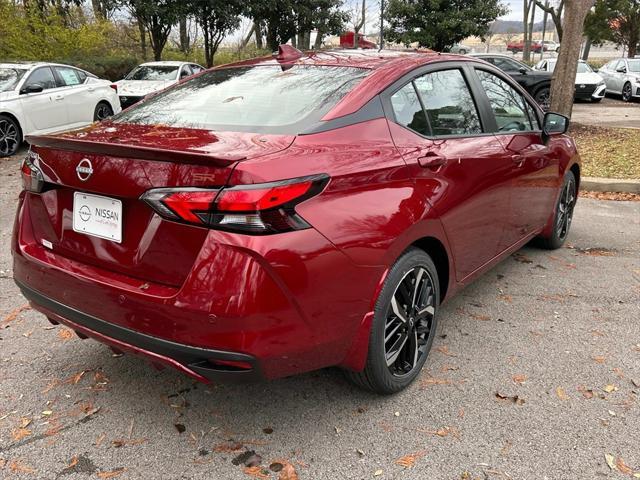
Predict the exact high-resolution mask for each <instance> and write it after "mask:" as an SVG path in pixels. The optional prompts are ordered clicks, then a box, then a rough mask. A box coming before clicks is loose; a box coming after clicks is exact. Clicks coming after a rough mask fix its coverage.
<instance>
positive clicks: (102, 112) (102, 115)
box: [93, 102, 113, 122]
mask: <svg viewBox="0 0 640 480" xmlns="http://www.w3.org/2000/svg"><path fill="white" fill-rule="evenodd" d="M112 115H113V108H111V105H109V104H108V103H107V102H100V103H98V105H96V108H95V110H94V111H93V121H94V122H101V121H103V120H106V119H107V118H109V117H111V116H112Z"/></svg>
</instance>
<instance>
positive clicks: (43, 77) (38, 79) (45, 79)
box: [25, 67, 57, 90]
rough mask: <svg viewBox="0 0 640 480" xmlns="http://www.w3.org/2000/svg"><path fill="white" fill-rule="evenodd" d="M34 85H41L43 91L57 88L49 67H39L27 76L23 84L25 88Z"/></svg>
mask: <svg viewBox="0 0 640 480" xmlns="http://www.w3.org/2000/svg"><path fill="white" fill-rule="evenodd" d="M35 84H39V85H42V88H44V89H45V90H46V89H48V88H56V87H57V85H56V79H55V78H54V77H53V72H52V71H51V69H50V68H49V67H40V68H38V69H36V70H34V71H33V72H32V73H31V75H29V78H28V79H27V81H26V82H25V86H28V85H35Z"/></svg>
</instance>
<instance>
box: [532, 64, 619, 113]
mask: <svg viewBox="0 0 640 480" xmlns="http://www.w3.org/2000/svg"><path fill="white" fill-rule="evenodd" d="M556 62H557V60H556V59H555V58H549V59H546V60H541V61H539V62H538V64H537V65H536V66H535V67H534V69H535V70H540V71H543V72H553V70H554V69H555V68H556ZM606 91H607V86H606V85H605V83H604V78H602V76H600V75H599V74H598V73H596V72H594V71H593V69H592V68H591V67H590V66H589V64H588V63H587V62H585V61H584V60H580V61H579V62H578V71H577V72H576V90H575V93H574V98H575V99H576V100H591V101H592V102H594V103H597V102H599V101H601V100H602V99H603V98H604V95H605V93H606Z"/></svg>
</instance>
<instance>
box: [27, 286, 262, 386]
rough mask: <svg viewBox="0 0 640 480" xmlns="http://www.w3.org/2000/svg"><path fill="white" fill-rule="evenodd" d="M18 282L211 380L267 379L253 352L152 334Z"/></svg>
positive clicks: (93, 325) (73, 317) (40, 298)
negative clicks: (226, 365)
mask: <svg viewBox="0 0 640 480" xmlns="http://www.w3.org/2000/svg"><path fill="white" fill-rule="evenodd" d="M15 282H16V285H17V286H18V288H20V290H21V291H22V294H23V295H24V296H25V297H26V298H27V300H29V301H30V302H33V303H35V304H36V305H41V306H42V307H44V308H46V309H47V310H51V311H52V312H54V313H56V314H57V315H60V317H62V318H63V319H68V320H69V321H70V322H73V323H75V324H77V325H80V326H82V327H85V328H87V329H88V330H91V331H93V332H96V333H99V334H101V335H104V336H106V337H109V338H112V339H114V340H119V341H121V342H124V343H127V344H129V345H132V346H135V347H139V348H141V349H143V350H146V351H149V352H152V353H157V354H159V355H162V356H164V357H168V358H171V359H173V360H175V361H177V362H179V363H181V364H182V365H184V366H185V367H187V368H188V369H189V370H192V371H194V372H196V373H198V374H200V375H202V376H203V377H205V378H207V379H209V380H212V381H216V382H218V381H219V382H228V383H233V382H240V383H243V382H256V381H260V380H263V379H264V377H263V375H262V373H261V372H260V368H259V365H258V361H257V360H256V358H255V357H253V356H251V355H247V354H244V353H237V352H227V351H224V350H213V349H208V348H200V347H193V346H190V345H184V344H181V343H176V342H172V341H170V340H164V339H161V338H158V337H152V336H151V335H147V334H145V333H141V332H136V331H134V330H130V329H128V328H125V327H121V326H119V325H115V324H113V323H109V322H106V321H104V320H101V319H99V318H97V317H94V316H91V315H88V314H86V313H83V312H81V311H79V310H76V309H75V308H72V307H69V306H68V305H64V304H62V303H60V302H58V301H56V300H53V299H51V298H49V297H47V296H45V295H43V294H41V293H40V292H37V291H36V290H34V289H32V288H30V287H28V286H27V285H25V284H23V283H21V282H19V281H17V280H16V281H15ZM208 360H211V361H213V362H215V360H222V361H224V360H227V361H236V362H246V363H247V364H249V365H251V366H252V368H251V369H247V370H240V369H237V370H235V369H234V370H226V369H217V368H215V366H214V365H213V364H210V363H208Z"/></svg>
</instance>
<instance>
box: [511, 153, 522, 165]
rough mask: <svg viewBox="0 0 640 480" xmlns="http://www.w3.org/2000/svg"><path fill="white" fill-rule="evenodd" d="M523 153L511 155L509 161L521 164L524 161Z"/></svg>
mask: <svg viewBox="0 0 640 480" xmlns="http://www.w3.org/2000/svg"><path fill="white" fill-rule="evenodd" d="M524 160H525V159H524V155H520V154H515V155H511V161H512V162H513V163H515V164H517V165H518V166H519V167H521V166H522V164H523V163H524Z"/></svg>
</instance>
